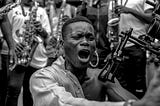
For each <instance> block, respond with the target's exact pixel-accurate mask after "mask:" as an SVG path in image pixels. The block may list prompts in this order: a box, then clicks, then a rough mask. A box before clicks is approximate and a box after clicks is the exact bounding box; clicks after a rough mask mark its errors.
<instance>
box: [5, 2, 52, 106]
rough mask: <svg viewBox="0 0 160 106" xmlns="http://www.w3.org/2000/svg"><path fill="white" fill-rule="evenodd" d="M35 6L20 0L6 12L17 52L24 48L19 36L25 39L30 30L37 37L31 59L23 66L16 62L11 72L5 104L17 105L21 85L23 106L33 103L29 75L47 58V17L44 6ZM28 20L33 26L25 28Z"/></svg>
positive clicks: (48, 25) (44, 64) (43, 64)
mask: <svg viewBox="0 0 160 106" xmlns="http://www.w3.org/2000/svg"><path fill="white" fill-rule="evenodd" d="M34 3H35V4H34ZM35 6H36V2H33V1H32V0H22V1H21V4H20V5H18V6H17V7H16V8H14V9H13V10H11V11H10V12H9V13H8V18H9V21H10V23H11V25H12V36H13V39H14V41H15V43H16V51H17V52H18V50H20V52H22V51H23V48H24V47H23V45H24V44H23V42H21V38H20V37H24V40H26V39H28V38H27V37H25V36H28V34H32V31H35V33H36V35H33V37H35V38H36V39H37V41H36V42H37V43H35V44H34V45H36V44H37V46H36V48H35V49H34V53H33V56H32V60H31V62H30V63H29V65H28V66H23V65H21V64H20V65H19V64H17V65H16V67H15V68H14V69H13V71H12V72H11V75H10V80H9V82H8V89H7V99H6V106H17V102H18V96H19V94H20V91H21V87H22V85H23V106H32V105H33V103H32V97H31V94H30V91H29V79H30V76H31V75H32V73H33V72H35V71H36V70H37V69H40V68H43V67H45V66H46V64H47V59H48V58H47V56H46V49H45V46H46V44H47V40H48V38H49V35H50V33H51V29H50V24H49V19H48V15H47V13H46V10H45V9H44V8H42V7H39V6H37V7H35ZM33 9H34V10H33ZM32 15H33V17H32V18H31V17H30V16H32ZM28 21H29V22H31V23H30V24H31V25H30V26H34V27H32V28H33V29H30V30H27V24H28V23H27V22H28ZM32 21H33V22H32ZM21 43H22V44H21ZM29 43H31V42H29ZM21 49H22V51H21Z"/></svg>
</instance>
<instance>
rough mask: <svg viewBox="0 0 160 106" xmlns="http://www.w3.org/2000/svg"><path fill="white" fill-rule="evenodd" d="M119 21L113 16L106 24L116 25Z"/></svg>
mask: <svg viewBox="0 0 160 106" xmlns="http://www.w3.org/2000/svg"><path fill="white" fill-rule="evenodd" d="M118 23H119V18H113V19H110V20H109V21H108V26H116V25H118Z"/></svg>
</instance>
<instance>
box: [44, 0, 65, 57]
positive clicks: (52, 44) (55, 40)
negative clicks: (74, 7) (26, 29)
mask: <svg viewBox="0 0 160 106" xmlns="http://www.w3.org/2000/svg"><path fill="white" fill-rule="evenodd" d="M65 5H66V0H63V1H62V4H61V7H60V12H59V15H58V24H57V26H56V32H55V34H54V35H52V37H51V38H50V40H49V43H48V45H47V47H46V48H47V50H48V52H50V51H49V50H51V52H52V53H51V54H52V58H57V57H59V56H61V55H63V50H62V42H63V40H62V26H63V24H64V20H63V18H64V9H65ZM52 50H53V51H54V52H53V51H52ZM48 54H49V53H48Z"/></svg>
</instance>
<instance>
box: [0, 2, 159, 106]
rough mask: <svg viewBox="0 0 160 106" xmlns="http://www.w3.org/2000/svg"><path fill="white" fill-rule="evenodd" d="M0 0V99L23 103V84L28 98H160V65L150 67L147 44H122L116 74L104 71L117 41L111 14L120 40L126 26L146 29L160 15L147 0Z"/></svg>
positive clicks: (114, 103) (91, 105)
mask: <svg viewBox="0 0 160 106" xmlns="http://www.w3.org/2000/svg"><path fill="white" fill-rule="evenodd" d="M72 2H73V3H72ZM150 2H153V4H156V3H157V4H156V5H158V4H159V1H158V0H150ZM74 3H75V4H74ZM10 4H11V5H13V4H16V5H15V6H13V7H12V6H11V5H10ZM77 4H78V5H77ZM113 4H114V5H113ZM6 6H10V7H8V8H5V7H6ZM0 7H1V8H0V28H1V32H0V36H1V38H0V83H2V86H1V87H0V106H18V100H19V99H18V98H19V95H20V93H21V92H22V105H23V106H160V99H159V98H160V69H159V67H158V66H157V67H156V68H152V70H147V69H146V65H147V57H146V54H147V53H146V49H144V48H142V47H141V46H139V45H137V44H135V43H133V42H130V41H127V42H126V44H125V46H124V47H123V48H121V49H122V51H121V52H122V53H121V55H123V57H125V58H124V59H123V61H121V64H119V66H118V68H117V69H116V74H115V75H114V78H113V81H110V80H109V79H108V80H106V81H102V80H101V79H99V77H100V76H99V75H100V72H101V71H102V70H103V69H104V67H106V66H105V65H106V64H107V62H110V61H107V62H106V60H107V59H111V58H112V55H113V54H114V51H115V50H116V48H117V45H114V46H115V47H111V46H113V45H112V43H113V42H112V41H110V38H109V37H110V36H111V35H110V27H113V28H115V27H114V26H109V24H108V22H109V20H110V19H111V18H114V17H110V16H112V14H117V16H118V19H119V20H118V27H117V29H114V30H112V31H116V32H114V33H115V34H116V36H117V37H118V41H117V44H119V42H121V41H122V40H123V38H122V37H119V34H121V32H123V33H124V32H126V31H128V30H129V28H132V29H133V30H132V32H131V36H133V37H135V38H137V39H139V38H140V37H142V36H147V30H148V28H149V25H150V23H151V22H152V20H153V19H154V18H155V16H156V15H153V13H154V10H155V6H153V5H150V4H148V3H146V0H82V1H81V0H75V1H74V0H71V1H70V0H0ZM3 9H6V10H3ZM2 10H3V12H2ZM157 15H158V14H157ZM116 25H117V24H116ZM121 38H122V39H121ZM114 43H115V42H114ZM156 50H157V49H156ZM116 58H118V57H116ZM112 61H114V60H112ZM93 64H95V65H93ZM108 65H109V64H108ZM148 67H149V66H148ZM146 70H147V73H146ZM148 71H151V72H149V73H152V75H150V76H152V77H150V79H147V78H148V77H146V76H147V75H148ZM112 74H114V73H110V75H112ZM146 82H147V84H146Z"/></svg>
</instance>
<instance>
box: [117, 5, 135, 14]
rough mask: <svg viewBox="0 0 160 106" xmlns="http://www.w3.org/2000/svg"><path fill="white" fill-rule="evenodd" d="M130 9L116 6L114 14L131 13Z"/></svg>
mask: <svg viewBox="0 0 160 106" xmlns="http://www.w3.org/2000/svg"><path fill="white" fill-rule="evenodd" d="M131 11H132V9H131V8H128V7H125V6H122V5H118V6H116V7H115V12H116V14H121V13H126V14H128V13H131Z"/></svg>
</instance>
